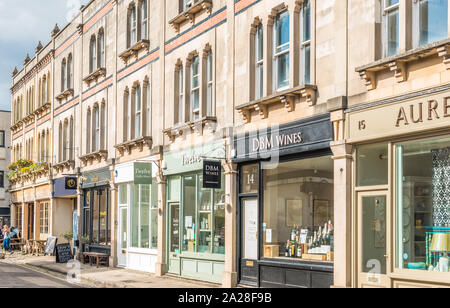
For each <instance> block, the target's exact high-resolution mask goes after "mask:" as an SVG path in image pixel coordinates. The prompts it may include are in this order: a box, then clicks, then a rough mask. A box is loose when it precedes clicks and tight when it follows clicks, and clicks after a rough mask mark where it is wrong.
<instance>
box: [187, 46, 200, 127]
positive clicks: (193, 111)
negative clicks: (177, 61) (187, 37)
mask: <svg viewBox="0 0 450 308" xmlns="http://www.w3.org/2000/svg"><path fill="white" fill-rule="evenodd" d="M194 66H197V74H196V75H194ZM200 73H201V72H200V57H199V56H198V55H196V56H195V57H194V58H193V59H192V63H191V69H190V74H191V80H190V91H189V92H190V93H189V95H190V105H191V106H190V110H191V120H195V119H196V118H197V117H198V116H199V115H200V87H201V81H200ZM195 78H197V81H198V85H197V86H196V87H194V79H195ZM195 94H197V96H198V108H195V109H194V104H195V101H194V100H195Z"/></svg>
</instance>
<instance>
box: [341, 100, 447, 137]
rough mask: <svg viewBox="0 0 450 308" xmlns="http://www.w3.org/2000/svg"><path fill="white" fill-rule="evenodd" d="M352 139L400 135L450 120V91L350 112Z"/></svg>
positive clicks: (433, 126)
mask: <svg viewBox="0 0 450 308" xmlns="http://www.w3.org/2000/svg"><path fill="white" fill-rule="evenodd" d="M348 119H349V121H348V123H349V125H350V129H349V130H348V133H349V135H350V136H349V139H367V138H371V137H377V136H380V135H386V134H388V135H399V134H405V133H411V132H416V131H421V130H427V129H433V128H440V127H441V126H448V124H449V123H450V92H445V93H442V92H441V93H437V94H432V95H427V96H421V97H417V98H414V99H410V100H406V101H400V102H397V103H392V104H386V105H380V106H379V107H373V108H369V109H365V110H361V111H356V112H350V113H349V114H348Z"/></svg>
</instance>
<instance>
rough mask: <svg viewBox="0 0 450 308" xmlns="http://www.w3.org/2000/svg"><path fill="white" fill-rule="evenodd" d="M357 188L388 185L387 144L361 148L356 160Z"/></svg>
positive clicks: (358, 150)
mask: <svg viewBox="0 0 450 308" xmlns="http://www.w3.org/2000/svg"><path fill="white" fill-rule="evenodd" d="M356 173H357V179H356V182H357V184H356V185H357V186H375V185H387V184H388V145H387V143H382V144H375V145H366V146H361V147H359V148H358V149H357V159H356Z"/></svg>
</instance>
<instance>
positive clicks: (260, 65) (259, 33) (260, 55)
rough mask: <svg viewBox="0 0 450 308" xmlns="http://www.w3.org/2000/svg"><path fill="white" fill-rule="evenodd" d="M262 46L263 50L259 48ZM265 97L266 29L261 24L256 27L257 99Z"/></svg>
mask: <svg viewBox="0 0 450 308" xmlns="http://www.w3.org/2000/svg"><path fill="white" fill-rule="evenodd" d="M260 46H261V49H260V48H259V47H260ZM261 70H262V72H261ZM260 73H261V74H260ZM263 96H264V27H263V24H262V23H260V24H259V25H258V26H257V27H256V35H255V99H261V98H263Z"/></svg>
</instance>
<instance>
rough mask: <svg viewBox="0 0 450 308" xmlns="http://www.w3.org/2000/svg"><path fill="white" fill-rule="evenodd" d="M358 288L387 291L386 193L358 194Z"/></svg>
mask: <svg viewBox="0 0 450 308" xmlns="http://www.w3.org/2000/svg"><path fill="white" fill-rule="evenodd" d="M357 200H358V208H357V211H358V232H357V235H358V242H357V243H358V273H359V277H358V287H359V288H388V287H390V281H389V278H388V276H387V273H388V270H389V264H390V263H389V254H388V251H389V249H388V247H389V245H390V240H389V239H390V230H389V224H388V223H387V222H388V221H389V220H388V219H389V218H390V217H389V216H390V215H389V206H388V193H387V191H375V192H364V193H359V194H358V198H357Z"/></svg>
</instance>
